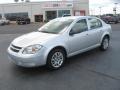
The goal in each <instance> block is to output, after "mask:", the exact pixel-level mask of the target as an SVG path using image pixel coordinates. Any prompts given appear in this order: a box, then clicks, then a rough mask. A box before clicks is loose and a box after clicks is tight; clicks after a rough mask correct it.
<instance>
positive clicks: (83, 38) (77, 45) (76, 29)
mask: <svg viewBox="0 0 120 90" xmlns="http://www.w3.org/2000/svg"><path fill="white" fill-rule="evenodd" d="M88 41H89V38H88V24H87V20H86V19H81V20H79V21H77V22H76V23H75V24H74V26H73V27H72V28H71V30H70V32H69V45H68V46H69V50H70V51H69V52H70V54H71V55H74V54H77V53H79V52H80V51H81V50H83V49H85V48H87V47H89V44H88Z"/></svg>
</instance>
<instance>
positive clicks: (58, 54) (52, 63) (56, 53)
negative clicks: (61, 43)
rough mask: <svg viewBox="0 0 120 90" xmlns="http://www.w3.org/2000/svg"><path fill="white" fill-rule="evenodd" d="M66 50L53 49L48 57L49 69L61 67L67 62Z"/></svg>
mask: <svg viewBox="0 0 120 90" xmlns="http://www.w3.org/2000/svg"><path fill="white" fill-rule="evenodd" d="M65 57H66V56H65V52H64V51H63V50H62V49H54V50H52V51H51V52H50V53H49V55H48V58H47V67H48V68H49V69H53V70H55V69H59V68H60V67H62V66H63V64H64V62H65Z"/></svg>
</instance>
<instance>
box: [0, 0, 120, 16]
mask: <svg viewBox="0 0 120 90" xmlns="http://www.w3.org/2000/svg"><path fill="white" fill-rule="evenodd" d="M19 1H21V0H19ZM30 1H33V2H35V1H48V0H30ZM50 1H52V0H50ZM89 1H90V13H91V14H98V13H99V14H100V8H99V7H101V14H104V13H113V8H114V7H115V4H114V3H115V2H117V3H119V4H118V5H117V12H118V13H120V9H119V8H120V0H89ZM13 2H14V0H0V3H13Z"/></svg>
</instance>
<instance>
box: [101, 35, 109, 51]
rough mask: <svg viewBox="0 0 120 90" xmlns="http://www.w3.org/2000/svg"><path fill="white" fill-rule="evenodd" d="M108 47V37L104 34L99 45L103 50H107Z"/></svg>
mask: <svg viewBox="0 0 120 90" xmlns="http://www.w3.org/2000/svg"><path fill="white" fill-rule="evenodd" d="M108 47H109V38H108V37H107V36H105V37H104V38H103V40H102V43H101V46H100V49H101V50H102V51H105V50H107V49H108Z"/></svg>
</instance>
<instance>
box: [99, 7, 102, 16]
mask: <svg viewBox="0 0 120 90" xmlns="http://www.w3.org/2000/svg"><path fill="white" fill-rule="evenodd" d="M99 10H100V15H99V17H101V10H102V7H99Z"/></svg>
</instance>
